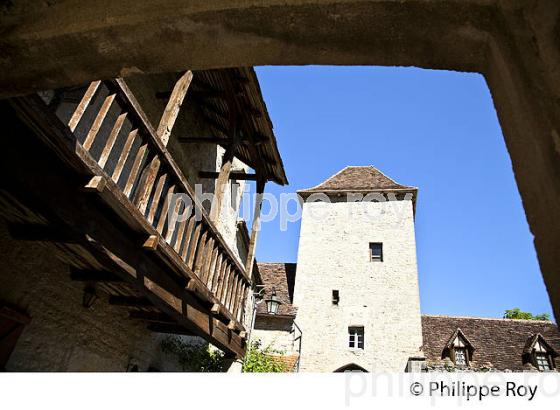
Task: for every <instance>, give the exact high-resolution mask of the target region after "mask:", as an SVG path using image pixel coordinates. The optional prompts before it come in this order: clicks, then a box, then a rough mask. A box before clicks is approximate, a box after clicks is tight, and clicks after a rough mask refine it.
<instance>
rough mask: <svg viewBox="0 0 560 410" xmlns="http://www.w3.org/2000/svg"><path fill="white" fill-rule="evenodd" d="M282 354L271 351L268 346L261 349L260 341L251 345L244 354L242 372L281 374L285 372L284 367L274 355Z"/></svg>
mask: <svg viewBox="0 0 560 410" xmlns="http://www.w3.org/2000/svg"><path fill="white" fill-rule="evenodd" d="M281 353H282V352H280V351H277V350H273V349H271V347H270V346H267V347H265V348H264V349H263V348H262V347H261V342H260V341H258V340H257V341H254V342H253V343H251V345H250V346H249V348H248V349H247V353H245V359H244V360H243V372H245V373H283V372H286V371H287V369H286V365H285V364H284V363H282V362H280V361H279V360H277V359H276V358H274V357H273V355H274V354H281Z"/></svg>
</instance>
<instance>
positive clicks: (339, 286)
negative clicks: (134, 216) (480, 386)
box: [252, 166, 560, 372]
mask: <svg viewBox="0 0 560 410" xmlns="http://www.w3.org/2000/svg"><path fill="white" fill-rule="evenodd" d="M298 193H299V195H300V196H301V199H302V202H303V204H302V207H303V212H302V220H301V232H300V239H299V248H298V262H297V265H296V264H282V263H267V264H264V263H260V264H259V267H260V270H261V272H265V274H263V281H264V284H265V295H264V300H270V298H271V295H272V294H273V293H275V294H276V295H277V298H278V301H279V302H280V303H281V304H280V306H279V308H278V311H277V313H275V314H274V312H267V311H266V310H264V311H262V312H261V311H260V310H259V312H261V314H260V316H259V320H258V321H257V325H258V326H257V325H256V326H255V330H254V331H253V332H254V333H253V334H252V337H255V338H260V339H261V340H262V341H263V343H265V344H267V345H269V346H273V347H277V348H278V349H279V350H283V351H285V352H286V354H288V355H294V354H298V357H299V369H301V371H312V372H333V371H334V372H341V371H375V372H380V371H388V372H402V371H422V370H430V371H455V370H461V371H487V370H496V371H524V370H533V371H534V370H543V371H546V370H553V369H556V368H557V366H558V364H560V362H559V361H558V359H557V357H558V352H560V333H559V332H558V328H557V326H556V325H555V324H553V323H552V322H548V321H529V320H505V319H480V318H460V317H446V316H442V317H439V316H421V314H420V299H419V290H418V272H417V265H416V243H415V233H414V215H415V210H416V198H417V195H418V190H417V189H416V188H414V187H410V186H404V185H401V184H398V183H396V182H395V181H393V180H392V179H390V178H389V177H387V176H386V175H384V174H383V173H381V172H380V171H379V170H377V169H376V168H374V167H370V166H359V167H356V166H354V167H346V168H344V169H343V170H341V171H340V172H338V173H337V174H335V175H333V176H332V177H330V178H329V179H327V180H326V181H324V182H322V183H321V184H319V185H317V186H315V187H313V188H310V189H306V190H302V191H299V192H298ZM260 309H263V308H260ZM265 313H266V314H265ZM296 326H298V328H297V329H298V330H299V329H300V330H301V332H300V333H299V334H298V336H299V339H298V340H299V342H300V343H299V344H296V343H295V341H296V336H295V335H296V333H295V329H296ZM302 339H303V343H301V340H302ZM299 346H301V348H300V349H298V348H299Z"/></svg>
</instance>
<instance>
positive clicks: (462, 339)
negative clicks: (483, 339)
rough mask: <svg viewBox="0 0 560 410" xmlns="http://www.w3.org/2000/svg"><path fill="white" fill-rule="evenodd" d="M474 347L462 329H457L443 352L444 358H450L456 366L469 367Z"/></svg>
mask: <svg viewBox="0 0 560 410" xmlns="http://www.w3.org/2000/svg"><path fill="white" fill-rule="evenodd" d="M474 350H475V349H474V347H473V345H472V344H471V343H470V342H469V340H468V339H467V337H466V336H465V335H464V334H463V332H462V331H461V329H459V328H458V329H457V330H456V331H455V333H453V335H452V336H451V338H450V339H449V341H448V342H447V345H446V347H445V349H444V351H443V357H449V359H451V361H452V362H453V363H454V364H455V366H457V367H459V368H461V367H469V363H470V361H471V359H472V355H473V352H474Z"/></svg>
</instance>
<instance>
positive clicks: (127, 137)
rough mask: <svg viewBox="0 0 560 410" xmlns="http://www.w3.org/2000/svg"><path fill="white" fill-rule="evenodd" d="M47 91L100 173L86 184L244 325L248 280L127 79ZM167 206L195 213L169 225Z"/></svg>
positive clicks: (223, 312) (232, 324)
mask: <svg viewBox="0 0 560 410" xmlns="http://www.w3.org/2000/svg"><path fill="white" fill-rule="evenodd" d="M42 97H43V99H44V100H45V102H46V103H47V104H48V106H49V108H50V109H51V110H53V111H54V112H55V113H56V115H57V117H58V118H59V119H60V120H61V121H63V123H64V124H66V125H67V127H68V128H69V129H70V131H71V132H72V135H73V136H74V137H75V141H76V144H77V145H78V146H79V147H81V148H80V149H79V150H78V151H80V152H82V154H80V155H79V156H80V157H81V159H82V160H83V161H84V163H85V164H86V165H88V166H89V167H90V168H92V174H94V175H95V177H93V178H92V180H91V181H90V183H89V184H88V186H87V187H86V188H87V189H89V190H92V191H98V192H100V193H101V195H102V196H103V195H105V199H106V200H107V202H108V203H109V205H110V206H111V207H112V208H113V209H114V210H115V211H116V212H117V214H118V215H119V216H121V217H122V218H123V220H124V221H125V222H127V223H128V224H129V225H130V226H131V227H133V228H135V229H136V230H137V231H139V232H142V233H145V234H146V241H145V243H144V248H145V249H146V250H149V251H152V252H155V253H156V254H157V255H158V256H160V257H161V258H162V259H163V260H164V261H165V262H166V264H167V265H168V266H169V267H170V268H171V269H172V270H173V272H175V273H176V274H178V275H182V276H183V277H184V278H186V279H187V285H186V288H187V289H188V290H189V291H192V292H194V293H195V294H197V296H199V298H201V299H202V300H204V301H207V302H209V303H210V304H211V305H212V307H211V309H212V313H213V314H215V315H217V316H220V317H222V318H225V319H226V322H227V323H228V327H229V328H230V329H232V330H237V331H244V327H243V325H242V324H241V323H240V322H241V321H242V318H243V315H244V312H243V306H244V304H245V300H246V298H247V294H248V290H249V287H250V285H251V282H250V279H249V278H248V277H247V275H246V272H245V269H244V267H243V266H242V265H241V264H240V263H239V261H238V260H237V258H236V257H235V255H234V254H233V252H232V251H231V249H230V248H229V247H228V245H227V244H226V242H225V241H224V239H223V237H222V236H221V234H220V233H219V232H218V230H217V229H216V227H215V226H214V224H213V223H212V222H211V221H210V219H209V217H208V214H207V212H206V211H205V209H204V208H203V207H202V205H201V204H200V202H199V200H198V199H197V198H196V197H195V195H194V192H193V190H192V188H191V186H190V185H189V183H188V182H187V180H186V178H185V176H184V175H183V173H182V172H181V170H180V168H179V166H178V165H177V164H176V163H175V161H174V160H173V158H172V157H171V155H170V153H169V152H168V151H167V149H166V148H165V147H164V145H163V144H162V142H161V140H160V139H159V138H158V137H157V135H156V132H155V130H154V128H153V127H152V126H151V124H150V123H149V121H148V119H147V117H146V116H145V114H144V112H143V110H142V109H141V108H140V106H139V104H138V102H137V101H136V99H135V98H134V96H133V95H132V93H131V92H130V90H129V89H128V87H127V86H126V84H125V83H124V82H123V81H122V80H118V79H117V80H112V81H95V82H92V83H91V84H89V86H87V87H83V88H74V89H65V90H60V91H55V92H54V95H52V94H51V95H43V96H42ZM104 192H105V193H106V194H104ZM173 194H185V195H187V196H188V198H189V199H190V201H191V202H192V207H191V208H190V209H185V204H184V202H183V201H177V202H175V203H173V201H172V198H173V197H174V196H173ZM170 210H174V211H176V212H179V213H184V212H185V211H186V213H187V214H190V216H188V217H187V218H182V219H180V220H177V221H174V222H173V223H170V224H169V223H168V213H169V212H170ZM197 216H198V218H197ZM171 221H173V218H171Z"/></svg>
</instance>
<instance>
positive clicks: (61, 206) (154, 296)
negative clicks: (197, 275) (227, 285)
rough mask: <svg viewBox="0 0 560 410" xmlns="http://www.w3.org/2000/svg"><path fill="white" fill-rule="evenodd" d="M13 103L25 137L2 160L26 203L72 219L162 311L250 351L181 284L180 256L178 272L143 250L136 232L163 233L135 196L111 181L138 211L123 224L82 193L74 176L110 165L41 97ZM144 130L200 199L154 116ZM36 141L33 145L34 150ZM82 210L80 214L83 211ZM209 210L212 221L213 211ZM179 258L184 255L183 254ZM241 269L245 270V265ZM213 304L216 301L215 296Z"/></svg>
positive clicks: (91, 245) (225, 346) (226, 345)
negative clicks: (77, 138) (102, 162)
mask: <svg viewBox="0 0 560 410" xmlns="http://www.w3.org/2000/svg"><path fill="white" fill-rule="evenodd" d="M119 81H120V80H117V84H120V83H119ZM122 87H123V90H127V89H126V87H125V86H122ZM123 98H125V97H123ZM130 98H132V97H130ZM131 101H134V103H133V102H131V104H132V106H133V107H134V106H135V105H134V104H136V103H137V102H136V101H135V100H131ZM10 104H11V105H12V107H16V110H17V114H18V115H17V116H15V115H12V116H8V118H12V119H11V123H10V124H8V125H9V127H8V128H7V129H8V130H11V131H13V134H14V135H17V136H18V138H14V139H12V140H11V141H14V142H13V143H11V144H6V145H5V147H4V148H5V150H4V154H5V159H6V160H5V161H0V171H2V172H4V173H6V174H9V175H10V176H11V178H10V179H9V181H8V183H9V184H8V185H7V188H6V189H8V188H9V189H10V190H12V191H13V192H17V195H18V198H19V197H22V198H24V202H25V203H27V204H32V209H35V210H37V209H40V211H41V213H42V214H43V215H45V217H48V218H49V220H51V219H52V220H53V221H56V222H57V223H61V224H64V226H65V227H66V228H67V229H70V230H71V232H74V233H75V234H77V235H79V236H80V237H82V236H85V237H86V238H87V240H85V241H83V246H85V247H86V249H88V250H90V251H91V252H92V254H93V255H94V256H95V258H96V259H97V260H98V261H99V262H100V263H101V264H103V265H104V266H106V269H108V270H111V272H112V271H115V272H116V273H118V274H119V275H120V276H121V277H122V278H123V279H124V280H126V281H127V282H128V283H130V284H131V285H132V286H134V287H135V288H136V289H137V290H138V291H140V292H142V293H143V294H145V295H146V297H148V298H149V299H150V300H151V301H152V302H153V303H154V305H155V306H157V307H158V309H160V310H162V311H163V312H166V313H167V314H169V315H170V316H172V317H173V318H174V319H176V320H177V321H178V322H179V323H181V325H182V326H186V327H187V328H189V326H190V327H191V328H192V329H195V331H196V333H197V334H198V335H200V336H201V337H204V338H206V339H207V340H209V341H211V342H212V343H213V344H214V345H216V346H217V347H219V348H220V349H222V350H224V351H227V352H229V353H234V354H236V355H238V357H239V356H242V355H243V353H244V352H245V346H244V344H243V343H242V341H241V339H240V338H239V336H238V335H237V334H231V333H230V332H228V329H227V326H226V325H225V324H224V323H223V322H221V321H220V320H218V319H216V318H213V317H212V316H211V313H210V311H209V308H208V307H205V306H203V305H201V304H200V302H199V301H198V300H196V298H194V297H193V296H192V294H190V293H189V292H186V291H185V290H184V285H179V284H177V283H176V282H175V281H176V278H175V277H174V275H171V274H170V273H171V272H173V273H179V271H178V270H177V268H176V267H177V266H179V262H173V263H174V265H173V266H174V267H175V269H172V270H170V269H166V268H164V267H163V266H162V264H160V263H159V261H156V260H155V258H153V257H143V256H142V255H141V254H139V252H138V248H139V245H138V242H137V239H136V237H135V234H137V233H138V232H144V233H146V234H148V235H150V234H154V232H155V231H154V229H153V227H151V225H149V224H148V222H147V221H146V220H145V219H144V218H142V217H141V215H140V213H139V212H138V211H137V210H136V208H134V206H133V205H132V204H131V203H130V201H128V200H125V199H126V198H125V197H124V195H123V194H122V192H121V191H120V190H118V187H116V184H114V182H113V181H112V180H110V179H108V180H107V187H106V189H105V190H104V194H105V193H107V194H110V196H111V197H113V199H114V201H113V202H115V201H116V202H118V204H117V203H113V202H111V203H112V204H113V205H114V206H115V207H113V206H111V207H112V208H113V209H114V210H115V211H116V212H117V214H118V215H120V214H121V211H122V212H124V211H126V212H125V213H126V214H127V215H129V216H130V218H129V219H131V220H132V219H134V221H130V222H129V220H127V219H123V221H124V222H125V223H124V224H122V225H121V224H115V223H114V222H115V218H114V217H113V216H112V215H109V214H108V213H107V208H105V207H100V206H99V204H98V203H96V201H91V198H88V197H87V196H85V195H76V191H75V185H74V184H73V182H72V181H73V180H74V178H72V177H71V176H81V175H84V174H88V175H90V176H91V175H99V174H100V173H102V172H103V171H102V170H101V169H99V167H98V165H96V164H95V160H93V159H92V158H91V157H90V156H89V154H88V153H87V152H85V150H83V148H82V147H81V146H80V145H79V144H76V142H75V137H74V136H72V135H71V134H70V131H69V130H68V127H67V126H66V125H64V124H62V123H60V120H58V118H57V117H56V116H55V115H54V114H53V113H52V112H50V111H49V110H48V109H47V108H46V107H45V105H44V103H43V102H42V100H40V98H39V97H38V96H37V97H35V96H30V97H22V98H17V99H14V100H12V101H10ZM138 116H139V117H140V118H143V114H142V112H141V111H138ZM20 120H22V121H24V122H25V123H26V124H27V125H28V127H29V128H28V127H24V126H23V125H21V124H22V123H21V122H19V121H20ZM143 121H144V120H143ZM10 127H11V128H10ZM140 128H145V129H144V130H143V131H142V132H143V134H144V133H148V134H149V135H148V137H149V138H150V139H151V140H153V141H154V142H153V143H154V144H155V145H156V148H157V150H158V151H159V152H162V153H163V154H162V155H164V157H165V160H166V162H167V164H168V165H169V167H171V169H172V170H173V172H174V176H175V178H177V179H178V180H179V181H181V184H182V186H183V187H184V189H185V190H186V191H187V192H188V193H189V195H192V197H194V193H192V192H191V189H190V187H189V185H188V183H186V181H184V177H183V176H182V174H181V173H180V172H179V171H175V169H176V168H177V165H176V164H175V162H174V161H173V159H172V158H170V157H169V155H168V153H167V151H166V150H165V148H164V147H162V146H161V144H162V143H161V141H160V140H159V139H158V138H156V137H155V133H153V132H152V131H153V129H152V128H151V127H150V126H149V123H148V122H146V125H145V126H143V127H140ZM31 130H33V132H32V131H31ZM146 130H147V131H146ZM38 139H40V140H42V141H43V142H44V144H42V143H40V142H39V141H38ZM30 146H31V147H33V149H29V147H30ZM23 151H26V152H28V155H26V156H25V157H24V158H25V162H24V163H21V161H22V157H21V155H18V153H21V152H23ZM17 161H20V162H17ZM61 162H63V163H64V164H65V167H64V172H63V171H62V170H61V168H62V167H59V166H53V164H60V163H61ZM23 164H33V167H31V166H22V165H23ZM33 169H41V170H42V172H40V173H33V172H32V170H33ZM45 186H48V187H49V195H42V194H41V193H44V192H45V191H44V190H45ZM197 206H199V207H200V204H199V203H197ZM78 210H79V212H77V211H78ZM203 215H205V219H206V218H207V216H206V213H205V212H204V213H203ZM110 216H111V217H110ZM132 222H134V223H132ZM207 228H208V229H210V230H211V231H212V233H213V235H214V236H215V237H216V238H219V240H220V241H223V239H222V237H221V235H220V233H219V232H218V231H217V230H216V228H215V226H214V225H213V224H212V223H211V222H208V224H207ZM223 243H224V244H225V245H224V247H225V249H226V250H227V254H228V255H232V254H233V253H232V252H231V250H230V249H229V248H228V247H227V243H226V242H225V241H223ZM81 244H82V243H81ZM161 248H162V253H163V254H164V255H166V257H167V258H170V255H169V254H170V253H173V254H174V255H176V254H175V253H174V252H170V251H169V252H168V249H167V248H169V247H168V246H167V245H166V244H165V243H163V244H162V245H161ZM158 249H159V247H158ZM176 259H179V260H180V258H179V257H178V256H177V258H176ZM231 263H232V264H234V265H235V266H238V265H239V264H238V263H237V261H236V260H235V259H232V260H231ZM181 267H182V265H181ZM240 269H241V270H242V271H243V273H244V269H243V267H241V268H240ZM180 272H181V273H186V274H187V275H188V276H189V277H191V276H194V275H193V274H192V272H190V271H187V270H182V271H180ZM111 276H112V275H111ZM147 276H149V277H150V278H153V279H154V280H157V281H158V283H159V284H160V289H159V290H158V291H156V290H154V289H155V288H154V287H153V286H152V287H150V288H148V285H146V283H145V280H146V279H147ZM88 279H93V280H95V279H97V280H99V279H102V280H103V279H104V280H109V278H100V277H99V276H98V275H96V276H93V277H91V278H88ZM141 279H144V281H142V280H141ZM111 280H112V279H111ZM161 287H165V289H167V290H168V291H167V294H168V295H171V294H173V295H175V296H174V297H166V296H164V294H163V292H162V289H163V288H161ZM212 303H215V302H214V301H212Z"/></svg>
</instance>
